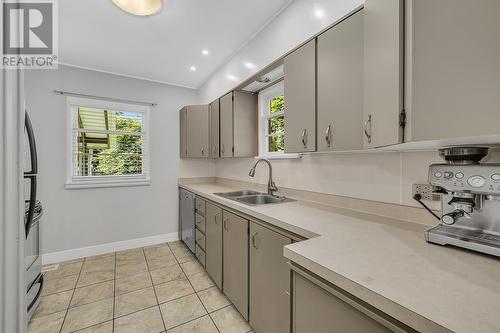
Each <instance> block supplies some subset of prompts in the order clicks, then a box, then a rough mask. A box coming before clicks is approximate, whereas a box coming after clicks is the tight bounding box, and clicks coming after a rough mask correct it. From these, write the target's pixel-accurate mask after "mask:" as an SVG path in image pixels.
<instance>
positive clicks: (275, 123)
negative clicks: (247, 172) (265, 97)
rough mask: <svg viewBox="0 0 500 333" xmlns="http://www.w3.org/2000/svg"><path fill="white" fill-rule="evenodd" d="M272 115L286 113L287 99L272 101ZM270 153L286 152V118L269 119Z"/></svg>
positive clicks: (280, 98)
mask: <svg viewBox="0 0 500 333" xmlns="http://www.w3.org/2000/svg"><path fill="white" fill-rule="evenodd" d="M270 103H271V105H270V113H271V115H272V114H273V113H277V112H284V111H285V97H284V96H283V95H282V96H278V97H275V98H273V99H272V100H271V102H270ZM268 133H269V134H270V135H272V134H274V135H272V136H269V152H279V151H284V150H285V136H284V133H285V118H284V116H278V117H275V118H271V119H269V129H268Z"/></svg>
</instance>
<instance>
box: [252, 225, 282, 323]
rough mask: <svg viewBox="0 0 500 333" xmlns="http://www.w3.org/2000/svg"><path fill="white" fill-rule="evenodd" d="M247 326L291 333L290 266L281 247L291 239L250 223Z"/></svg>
mask: <svg viewBox="0 0 500 333" xmlns="http://www.w3.org/2000/svg"><path fill="white" fill-rule="evenodd" d="M250 235H251V236H250V237H251V238H250V313H249V315H250V326H252V327H253V328H254V329H255V331H256V332H259V333H290V304H291V303H290V302H291V300H290V268H289V266H288V265H287V263H286V262H287V260H286V259H285V257H283V247H284V246H285V245H288V244H290V243H291V239H289V238H287V237H285V236H282V235H280V234H278V233H276V232H274V231H271V230H269V229H267V228H265V227H263V226H261V225H259V224H256V223H250Z"/></svg>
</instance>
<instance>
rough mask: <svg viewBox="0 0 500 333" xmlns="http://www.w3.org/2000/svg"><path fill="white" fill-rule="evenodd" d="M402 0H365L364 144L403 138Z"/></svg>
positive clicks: (386, 143)
mask: <svg viewBox="0 0 500 333" xmlns="http://www.w3.org/2000/svg"><path fill="white" fill-rule="evenodd" d="M403 1H404V0H367V1H366V2H365V6H364V10H363V11H364V23H365V61H364V63H365V68H364V71H365V81H364V82H365V86H364V107H363V109H364V125H365V126H364V131H366V135H365V136H364V146H365V147H367V148H369V147H379V146H385V145H391V144H396V143H400V142H402V129H401V127H400V126H399V114H400V112H401V111H402V110H403V72H404V68H403V63H404V62H403V53H404V52H403V50H404V45H403V44H404V43H403V39H404V38H403V31H404V27H403V23H404V19H403V16H404V13H403V9H404V5H403Z"/></svg>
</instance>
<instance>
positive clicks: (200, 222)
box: [196, 213, 206, 233]
mask: <svg viewBox="0 0 500 333" xmlns="http://www.w3.org/2000/svg"><path fill="white" fill-rule="evenodd" d="M205 227H206V222H205V216H201V215H200V214H198V213H196V228H198V230H200V231H201V232H203V233H205Z"/></svg>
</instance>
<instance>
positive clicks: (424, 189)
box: [413, 184, 439, 201]
mask: <svg viewBox="0 0 500 333" xmlns="http://www.w3.org/2000/svg"><path fill="white" fill-rule="evenodd" d="M415 194H420V195H421V196H422V200H427V201H437V200H439V195H436V194H433V193H432V185H429V184H413V195H415Z"/></svg>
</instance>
